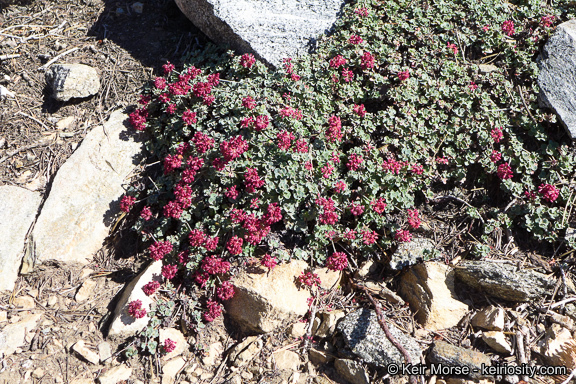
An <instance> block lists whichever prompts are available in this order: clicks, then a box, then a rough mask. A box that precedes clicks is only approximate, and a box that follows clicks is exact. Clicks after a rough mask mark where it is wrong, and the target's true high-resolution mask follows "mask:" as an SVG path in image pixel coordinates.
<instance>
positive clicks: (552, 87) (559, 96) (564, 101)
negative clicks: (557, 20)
mask: <svg viewBox="0 0 576 384" xmlns="http://www.w3.org/2000/svg"><path fill="white" fill-rule="evenodd" d="M537 63H538V67H539V69H540V73H539V75H538V86H539V87H540V94H539V101H540V104H541V105H542V106H544V107H548V108H551V109H553V110H554V111H555V112H556V113H557V114H558V116H559V117H560V120H561V121H562V123H563V125H564V127H565V128H566V130H567V131H568V134H569V135H570V137H571V138H572V139H574V138H576V98H574V94H575V93H576V20H569V21H567V22H565V23H562V24H560V25H559V26H558V27H557V28H556V32H555V33H554V34H553V35H552V36H551V37H550V39H549V40H548V42H547V43H546V45H545V46H544V49H543V50H542V54H541V55H540V56H539V57H538V60H537Z"/></svg>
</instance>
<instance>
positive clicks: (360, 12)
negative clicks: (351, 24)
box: [354, 7, 368, 17]
mask: <svg viewBox="0 0 576 384" xmlns="http://www.w3.org/2000/svg"><path fill="white" fill-rule="evenodd" d="M354 13H355V14H357V15H358V16H360V17H366V16H368V8H366V7H359V8H356V9H355V10H354Z"/></svg>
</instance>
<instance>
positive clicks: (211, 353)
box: [202, 341, 224, 367]
mask: <svg viewBox="0 0 576 384" xmlns="http://www.w3.org/2000/svg"><path fill="white" fill-rule="evenodd" d="M222 352H224V346H223V345H222V343H221V342H219V341H217V342H215V343H212V344H210V345H209V346H208V354H207V355H204V357H202V363H204V365H205V366H207V367H211V366H213V365H216V362H217V361H218V360H219V359H220V357H221V356H222Z"/></svg>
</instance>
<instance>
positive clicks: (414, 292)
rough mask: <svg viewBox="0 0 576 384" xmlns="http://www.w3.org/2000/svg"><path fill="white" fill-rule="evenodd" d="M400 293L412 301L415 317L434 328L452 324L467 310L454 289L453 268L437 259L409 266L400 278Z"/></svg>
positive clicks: (448, 326) (451, 325) (434, 329)
mask: <svg viewBox="0 0 576 384" xmlns="http://www.w3.org/2000/svg"><path fill="white" fill-rule="evenodd" d="M400 295H401V296H402V297H403V298H404V300H406V301H407V302H409V303H410V306H411V307H412V310H413V311H414V313H415V314H416V319H417V320H418V322H419V323H420V324H422V326H423V327H424V328H427V329H430V330H432V331H438V330H441V329H446V328H451V327H453V326H455V325H456V324H458V322H459V321H460V320H461V319H462V318H463V317H464V316H465V315H466V313H467V312H468V305H466V304H464V303H463V302H461V301H459V300H458V299H457V296H456V292H455V290H454V271H452V269H451V268H450V267H448V266H447V265H445V264H440V263H436V262H430V263H424V264H418V265H415V266H413V267H412V268H410V269H409V270H408V271H407V272H406V273H405V274H404V275H402V280H401V281H400Z"/></svg>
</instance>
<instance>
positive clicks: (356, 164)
mask: <svg viewBox="0 0 576 384" xmlns="http://www.w3.org/2000/svg"><path fill="white" fill-rule="evenodd" d="M363 161H364V159H362V156H361V155H358V154H356V153H353V154H351V155H350V157H349V158H348V163H346V167H348V169H349V170H351V171H357V170H358V169H360V165H362V162H363Z"/></svg>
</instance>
